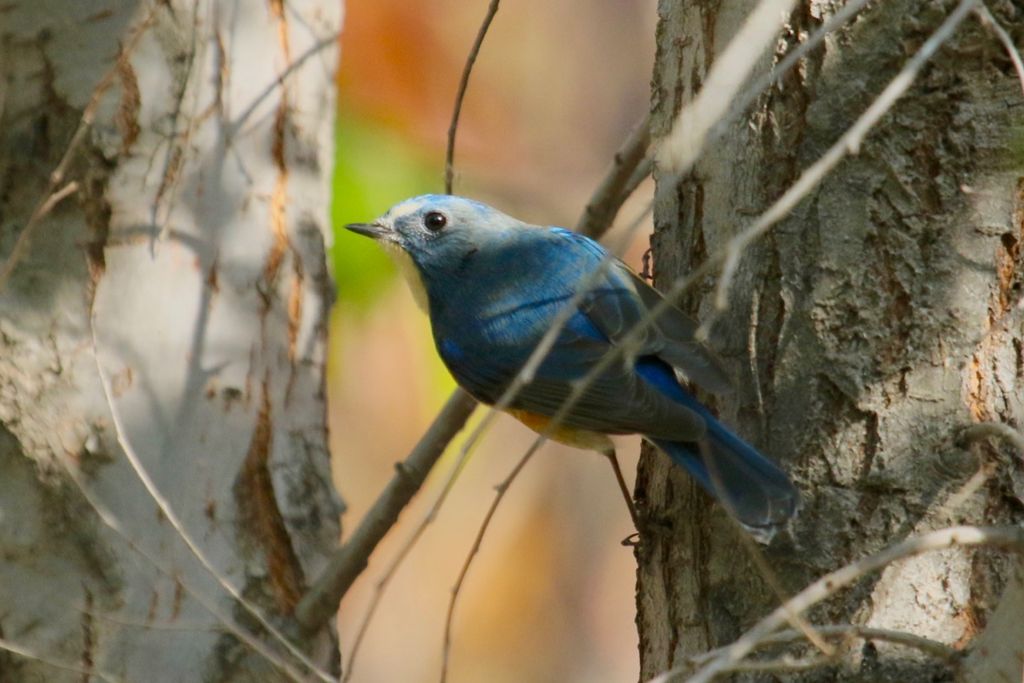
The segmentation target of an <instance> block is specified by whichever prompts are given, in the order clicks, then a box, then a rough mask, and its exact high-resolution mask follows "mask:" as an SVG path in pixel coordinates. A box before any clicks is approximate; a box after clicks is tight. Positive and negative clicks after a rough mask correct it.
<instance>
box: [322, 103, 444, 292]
mask: <svg viewBox="0 0 1024 683" xmlns="http://www.w3.org/2000/svg"><path fill="white" fill-rule="evenodd" d="M339 111H340V112H342V113H341V114H340V115H339V118H338V123H337V130H336V135H335V141H336V142H335V144H336V147H335V165H334V186H333V198H332V201H331V220H332V223H333V231H334V246H333V247H332V249H331V265H332V268H333V275H334V281H335V283H336V285H337V288H338V304H339V305H340V306H343V307H345V308H346V309H349V310H354V311H357V312H362V311H365V310H366V309H367V308H368V307H369V306H370V305H371V304H372V303H373V302H374V300H375V299H376V297H377V295H378V294H379V293H380V292H381V291H382V290H383V289H384V288H385V286H386V285H387V283H388V282H389V281H390V280H392V279H393V278H394V275H395V266H394V264H393V263H392V262H391V259H390V258H388V256H387V254H385V253H384V250H382V249H381V248H380V247H379V246H377V245H375V244H374V243H373V242H372V241H371V240H368V239H366V238H365V237H361V236H359V235H355V234H353V233H351V232H349V231H348V230H345V224H347V223H365V222H368V221H371V220H373V219H374V218H377V217H378V216H380V215H381V214H382V213H384V212H385V211H387V209H388V208H389V207H390V206H392V205H393V204H396V203H397V202H399V201H401V200H403V199H405V198H407V197H412V196H415V195H418V194H423V193H425V192H429V191H438V189H439V188H438V187H437V186H438V185H439V181H440V174H439V172H438V171H437V167H438V160H437V159H434V160H433V161H432V163H428V161H427V159H426V158H425V157H426V154H425V153H424V152H423V151H422V150H419V149H413V148H411V147H410V146H409V142H408V137H407V136H405V135H403V134H402V133H401V132H400V131H395V130H393V129H391V128H387V127H384V126H382V125H380V124H374V123H371V122H369V121H366V120H360V119H358V118H354V117H346V116H345V115H344V113H343V112H344V108H343V107H342V108H340V109H339Z"/></svg>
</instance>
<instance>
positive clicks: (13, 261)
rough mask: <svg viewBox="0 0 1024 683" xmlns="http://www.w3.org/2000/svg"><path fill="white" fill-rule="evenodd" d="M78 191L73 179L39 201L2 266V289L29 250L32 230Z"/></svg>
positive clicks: (0, 288) (0, 276)
mask: <svg viewBox="0 0 1024 683" xmlns="http://www.w3.org/2000/svg"><path fill="white" fill-rule="evenodd" d="M77 191H78V181H77V180H72V181H71V182H70V183H68V184H67V185H65V186H64V187H62V188H60V189H59V190H54V191H53V192H52V193H50V194H49V195H48V196H47V197H45V198H44V199H43V201H42V202H40V203H39V206H37V207H36V208H35V211H33V212H32V215H31V216H29V219H28V222H27V223H25V227H24V228H23V229H22V231H21V233H20V234H19V235H18V239H17V240H15V242H14V247H13V248H12V249H11V253H10V254H9V255H8V256H7V260H6V261H4V264H3V267H2V268H0V290H3V288H4V285H6V284H7V280H9V279H10V277H11V273H13V272H14V269H15V268H16V267H17V265H18V264H19V263H20V262H21V259H22V258H24V256H25V252H26V251H27V250H28V245H29V242H30V241H31V240H30V238H31V236H32V232H33V231H34V230H35V228H36V226H37V225H39V223H40V222H41V221H42V220H43V219H44V218H46V217H47V216H48V215H49V214H50V212H51V211H53V209H54V208H55V207H56V206H57V205H58V204H60V203H61V202H62V201H64V199H66V198H67V197H69V196H70V195H72V194H74V193H75V192H77Z"/></svg>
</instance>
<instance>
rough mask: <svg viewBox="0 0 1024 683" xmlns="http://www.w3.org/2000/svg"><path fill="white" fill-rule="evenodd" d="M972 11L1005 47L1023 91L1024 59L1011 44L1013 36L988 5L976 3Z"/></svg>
mask: <svg viewBox="0 0 1024 683" xmlns="http://www.w3.org/2000/svg"><path fill="white" fill-rule="evenodd" d="M974 12H975V13H976V14H977V15H978V18H979V19H981V24H982V25H983V26H984V27H985V28H987V29H988V30H990V31H992V32H993V33H995V34H996V37H997V38H999V42H1001V43H1002V44H1003V47H1004V48H1005V49H1006V54H1007V56H1008V57H1009V58H1010V61H1011V62H1013V68H1014V69H1015V70H1016V71H1017V80H1018V81H1020V89H1021V91H1022V92H1024V59H1021V56H1020V51H1019V50H1017V46H1016V45H1014V44H1013V38H1011V37H1010V34H1009V33H1007V32H1006V29H1005V28H1003V27H1002V25H1001V24H1000V23H999V21H998V20H997V19H996V18H995V17H994V16H992V13H991V12H990V11H989V10H988V7H987V6H986V5H985V3H984V2H982V3H981V4H980V5H978V6H977V7H976V8H975V9H974Z"/></svg>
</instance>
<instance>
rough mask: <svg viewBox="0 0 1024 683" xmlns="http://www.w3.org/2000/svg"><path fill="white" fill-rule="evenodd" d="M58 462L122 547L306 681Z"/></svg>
mask: <svg viewBox="0 0 1024 683" xmlns="http://www.w3.org/2000/svg"><path fill="white" fill-rule="evenodd" d="M60 458H61V463H62V464H63V466H64V469H65V471H66V472H67V473H68V476H69V477H70V478H71V481H72V482H73V483H74V484H75V486H76V487H77V488H78V490H79V492H80V493H81V494H82V497H83V498H84V499H85V502H86V503H87V504H88V505H89V507H90V508H92V510H93V511H94V512H95V513H96V517H97V518H98V519H99V520H100V522H101V523H102V524H103V525H104V526H105V527H107V528H108V529H110V530H111V531H112V532H113V533H114V534H115V535H116V536H118V537H119V538H120V539H121V540H122V541H124V543H125V545H127V546H128V547H129V548H130V549H131V550H132V551H133V552H135V553H136V554H137V555H139V557H141V558H143V559H144V560H145V561H146V562H148V563H149V564H150V565H151V566H152V567H153V568H154V569H156V570H157V571H158V572H159V573H160V574H161V575H163V576H165V577H167V578H168V579H170V580H171V581H174V582H176V583H177V584H179V585H180V586H181V587H182V589H183V590H184V591H185V594H186V595H188V596H189V597H191V598H192V599H194V600H195V601H196V602H197V603H199V605H201V606H202V607H203V608H204V609H205V610H206V611H207V612H208V613H209V614H210V615H211V616H213V617H214V618H215V619H216V620H217V621H219V622H220V623H221V624H222V625H223V626H224V630H225V631H227V632H229V633H231V635H233V636H234V637H236V638H237V639H238V641H239V642H241V643H243V644H245V645H246V646H247V647H249V648H250V649H251V650H252V651H253V652H255V653H256V654H258V655H260V656H261V657H263V658H264V659H266V660H267V661H268V662H270V663H271V664H272V665H274V666H275V667H277V668H278V669H279V670H280V671H281V672H283V673H284V674H285V675H286V676H288V677H289V678H290V679H291V680H293V681H303V680H305V678H306V677H305V676H303V675H302V673H301V672H299V671H298V670H297V669H296V668H295V667H293V666H292V665H291V664H289V663H288V662H285V661H284V660H282V659H281V658H280V657H278V656H277V655H276V654H275V653H274V652H272V651H270V650H269V649H268V648H267V646H266V645H264V644H263V643H261V642H260V641H259V640H257V639H256V637H255V636H253V635H252V634H251V633H249V632H248V631H247V630H245V629H244V628H242V627H241V626H239V625H238V624H237V623H235V622H234V620H233V619H232V618H231V617H230V616H228V615H227V614H225V613H224V612H223V611H221V609H220V607H218V606H217V604H216V603H215V602H214V601H213V600H211V599H209V598H207V597H206V596H205V595H203V594H202V593H200V592H199V591H197V590H196V589H195V588H194V587H193V586H192V585H191V583H190V582H189V581H187V580H186V579H185V577H184V576H182V575H181V572H180V571H179V570H178V569H176V568H172V567H169V566H167V565H165V564H164V563H163V562H161V561H160V560H159V559H158V558H157V557H156V556H155V555H153V554H152V553H150V552H149V551H147V550H146V549H145V548H143V547H142V546H141V545H139V544H138V543H137V542H136V541H135V539H133V538H132V536H131V534H130V533H128V530H127V529H125V528H124V526H123V525H122V524H121V522H120V520H118V518H117V517H116V516H115V515H114V513H113V512H111V511H110V510H109V509H108V508H107V507H106V506H105V505H104V504H103V503H102V502H100V499H99V497H98V496H96V495H95V493H94V492H93V491H92V489H91V487H90V486H89V484H87V483H86V481H85V480H84V479H83V478H82V477H81V475H80V474H79V472H78V469H77V465H75V464H73V463H72V462H71V461H70V458H69V457H68V456H67V455H61V456H60Z"/></svg>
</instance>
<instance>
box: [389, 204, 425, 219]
mask: <svg viewBox="0 0 1024 683" xmlns="http://www.w3.org/2000/svg"><path fill="white" fill-rule="evenodd" d="M426 203H427V200H426V199H419V200H410V201H407V202H402V203H401V204H399V205H398V206H396V207H394V208H393V209H391V211H390V214H391V216H390V218H391V219H392V220H394V219H397V218H402V217H403V216H408V215H409V214H412V213H416V212H417V211H419V210H420V209H422V208H423V205H424V204H426Z"/></svg>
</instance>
